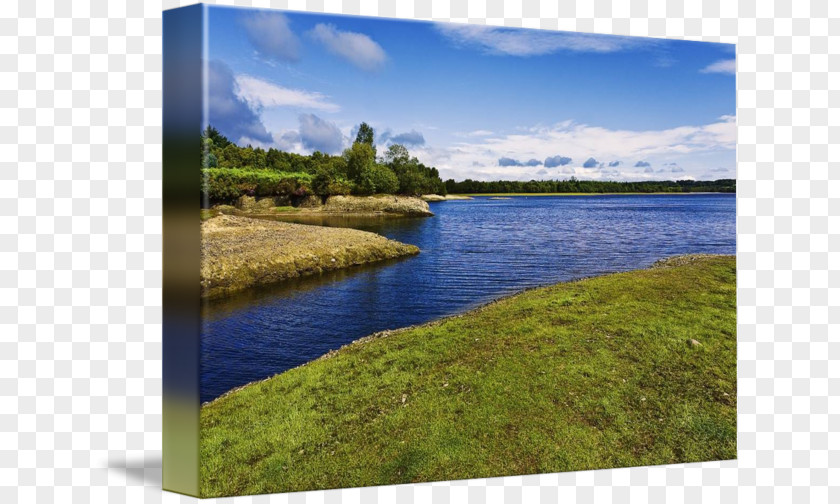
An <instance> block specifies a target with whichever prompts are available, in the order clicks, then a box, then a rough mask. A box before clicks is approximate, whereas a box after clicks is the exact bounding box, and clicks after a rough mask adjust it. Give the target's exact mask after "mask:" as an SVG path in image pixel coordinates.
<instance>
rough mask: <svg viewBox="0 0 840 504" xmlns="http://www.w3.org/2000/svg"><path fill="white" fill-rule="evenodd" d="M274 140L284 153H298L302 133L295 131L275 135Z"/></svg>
mask: <svg viewBox="0 0 840 504" xmlns="http://www.w3.org/2000/svg"><path fill="white" fill-rule="evenodd" d="M272 138H273V139H274V144H275V145H276V146H277V148H278V149H280V150H284V151H289V152H291V151H296V150H297V146H298V144H300V133H298V132H297V131H294V130H289V131H283V132H279V133H275V134H274V135H272Z"/></svg>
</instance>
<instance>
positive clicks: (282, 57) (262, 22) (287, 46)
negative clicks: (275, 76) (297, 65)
mask: <svg viewBox="0 0 840 504" xmlns="http://www.w3.org/2000/svg"><path fill="white" fill-rule="evenodd" d="M242 25H243V26H244V27H245V33H246V35H247V37H248V40H249V41H250V42H251V44H252V45H253V46H254V47H255V48H256V49H257V50H258V51H259V52H260V53H262V54H263V55H265V56H267V57H268V58H271V59H274V60H278V61H297V60H298V58H299V53H300V41H299V40H298V38H297V36H296V35H295V34H294V32H292V29H291V28H290V27H289V20H288V19H287V18H286V16H284V15H283V14H280V13H277V12H258V13H255V14H250V15H248V16H246V17H244V18H242Z"/></svg>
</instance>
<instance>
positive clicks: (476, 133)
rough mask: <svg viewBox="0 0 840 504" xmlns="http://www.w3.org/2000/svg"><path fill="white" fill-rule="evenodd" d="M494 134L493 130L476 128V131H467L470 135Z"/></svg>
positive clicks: (467, 134)
mask: <svg viewBox="0 0 840 504" xmlns="http://www.w3.org/2000/svg"><path fill="white" fill-rule="evenodd" d="M492 134H493V132H492V131H490V130H481V129H480V130H475V131H470V132H469V133H465V135H466V136H470V137H483V136H490V135H492Z"/></svg>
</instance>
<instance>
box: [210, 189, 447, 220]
mask: <svg viewBox="0 0 840 504" xmlns="http://www.w3.org/2000/svg"><path fill="white" fill-rule="evenodd" d="M213 209H214V210H217V211H218V212H220V213H222V214H228V215H231V214H232V215H248V214H260V215H265V214H276V213H279V212H297V213H340V214H348V215H351V214H364V215H371V214H389V215H395V216H403V217H431V216H433V215H434V214H433V213H432V212H431V211H430V210H429V204H428V203H427V202H426V201H424V200H423V199H421V198H415V197H411V196H395V195H391V194H379V195H374V196H340V195H338V196H329V197H327V198H325V199H322V198H320V197H318V196H305V197H301V198H295V199H289V198H288V197H275V198H271V197H267V198H260V199H256V198H254V197H253V196H241V197H240V198H239V199H238V200H237V201H236V204H235V205H234V206H231V205H217V206H215V207H213Z"/></svg>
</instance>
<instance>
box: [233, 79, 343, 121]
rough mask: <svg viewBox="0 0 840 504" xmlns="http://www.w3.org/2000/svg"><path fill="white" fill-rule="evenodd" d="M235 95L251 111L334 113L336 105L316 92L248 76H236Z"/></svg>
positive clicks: (337, 108)
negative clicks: (285, 109)
mask: <svg viewBox="0 0 840 504" xmlns="http://www.w3.org/2000/svg"><path fill="white" fill-rule="evenodd" d="M235 79H236V86H237V89H236V95H237V96H238V97H239V98H241V99H242V100H244V101H245V102H246V103H248V105H250V106H251V108H252V109H260V108H267V107H296V108H306V109H315V110H322V111H325V112H336V111H338V110H339V109H340V107H339V106H338V105H336V104H335V103H332V102H330V101H329V98H328V97H326V96H324V95H323V94H321V93H318V92H312V91H304V90H301V89H290V88H286V87H283V86H278V85H277V84H273V83H271V82H268V81H265V80H262V79H259V78H257V77H252V76H250V75H237V76H236V78H235Z"/></svg>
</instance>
